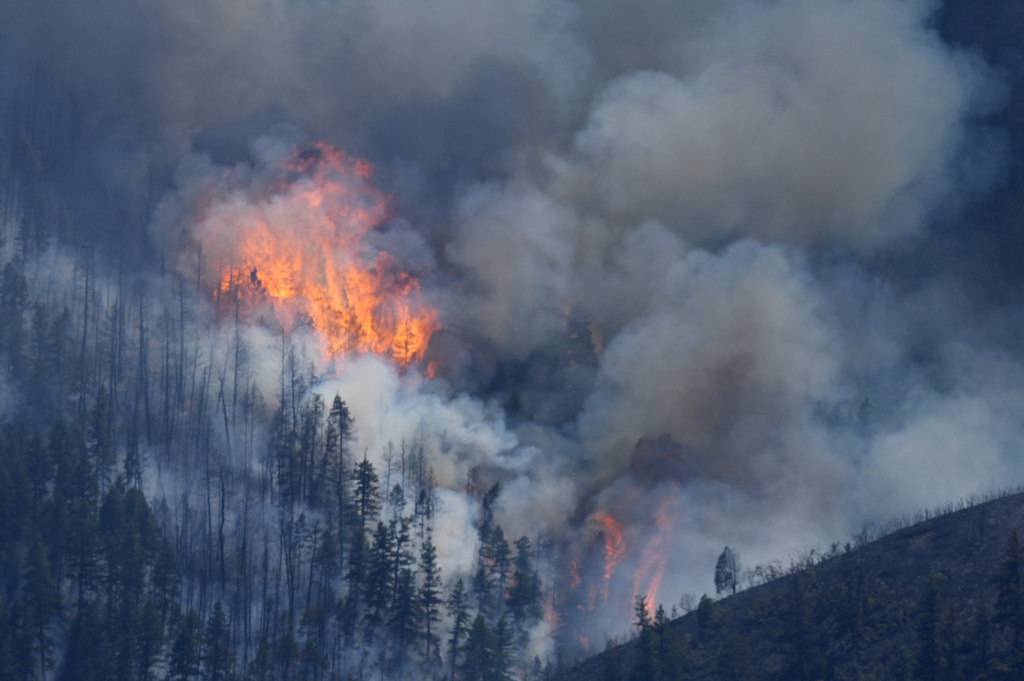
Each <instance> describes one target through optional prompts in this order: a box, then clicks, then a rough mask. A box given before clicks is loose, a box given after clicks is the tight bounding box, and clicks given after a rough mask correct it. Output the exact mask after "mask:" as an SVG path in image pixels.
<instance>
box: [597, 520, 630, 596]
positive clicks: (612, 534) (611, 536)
mask: <svg viewBox="0 0 1024 681" xmlns="http://www.w3.org/2000/svg"><path fill="white" fill-rule="evenodd" d="M594 520H596V521H597V522H599V523H600V524H601V528H602V529H601V532H602V534H603V535H604V586H603V587H602V588H601V595H603V596H604V598H605V600H607V599H608V587H609V584H610V582H611V579H612V575H614V574H615V568H616V566H618V564H619V561H620V560H622V553H623V552H624V551H625V550H626V543H625V541H624V539H623V536H622V526H621V525H620V524H619V522H618V521H617V520H615V518H613V517H611V516H610V515H608V514H607V513H605V512H604V511H598V512H597V513H595V514H594Z"/></svg>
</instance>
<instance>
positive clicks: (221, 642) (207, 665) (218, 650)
mask: <svg viewBox="0 0 1024 681" xmlns="http://www.w3.org/2000/svg"><path fill="white" fill-rule="evenodd" d="M234 660H235V652H234V650H232V648H231V632H230V629H229V627H228V618H227V615H225V614H224V608H223V607H222V606H221V604H220V600H217V602H216V603H214V605H213V612H212V613H211V614H210V618H209V620H208V621H207V623H206V636H205V640H204V644H203V655H202V662H203V679H204V681H230V680H231V678H232V670H233V668H234Z"/></svg>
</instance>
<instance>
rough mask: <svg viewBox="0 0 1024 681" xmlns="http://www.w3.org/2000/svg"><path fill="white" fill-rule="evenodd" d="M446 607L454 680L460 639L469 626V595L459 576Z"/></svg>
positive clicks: (457, 666) (449, 658) (449, 657)
mask: <svg viewBox="0 0 1024 681" xmlns="http://www.w3.org/2000/svg"><path fill="white" fill-rule="evenodd" d="M447 609H448V617H450V618H451V620H452V633H451V636H449V637H448V661H449V664H450V665H451V673H452V679H453V681H454V679H455V676H456V670H457V669H458V668H459V665H458V657H459V654H460V653H461V652H462V639H463V637H464V636H465V635H466V632H467V628H468V626H469V595H468V594H467V593H466V584H465V582H463V581H462V578H461V577H460V578H459V579H458V580H457V581H456V582H455V586H454V587H453V588H452V593H451V595H450V596H449V597H448V603H447Z"/></svg>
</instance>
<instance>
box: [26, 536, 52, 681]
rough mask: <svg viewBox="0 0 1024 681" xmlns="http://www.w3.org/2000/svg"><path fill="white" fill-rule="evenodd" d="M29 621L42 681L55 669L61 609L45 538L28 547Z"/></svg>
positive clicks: (33, 542) (37, 537)
mask: <svg viewBox="0 0 1024 681" xmlns="http://www.w3.org/2000/svg"><path fill="white" fill-rule="evenodd" d="M25 605H26V610H27V613H26V615H27V617H26V622H27V624H28V625H29V628H30V631H31V632H32V648H33V650H35V651H36V655H37V656H38V657H37V659H38V660H39V668H40V670H41V672H42V677H43V681H46V672H47V670H49V669H53V664H54V657H53V652H54V651H53V638H52V637H51V636H50V628H51V626H52V624H53V618H54V617H55V616H56V614H57V610H58V608H59V606H60V597H59V594H58V593H57V585H56V583H55V582H54V581H53V577H52V575H51V574H50V561H49V560H48V559H47V557H46V549H45V548H44V547H43V540H42V537H40V536H38V535H36V536H35V537H34V538H33V539H32V541H31V543H30V544H29V553H28V570H27V571H26V573H25Z"/></svg>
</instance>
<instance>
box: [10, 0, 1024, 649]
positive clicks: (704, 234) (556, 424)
mask: <svg viewBox="0 0 1024 681" xmlns="http://www.w3.org/2000/svg"><path fill="white" fill-rule="evenodd" d="M0 8H2V12H3V16H4V17H5V22H4V23H5V28H3V29H0V35H2V38H3V46H2V50H3V58H4V60H5V62H6V64H5V66H4V70H3V75H4V79H5V80H4V83H5V90H4V92H5V93H6V100H7V101H6V102H5V106H11V107H15V106H18V105H19V102H21V101H24V100H23V99H22V97H23V94H24V91H25V88H26V87H28V85H27V84H29V83H36V82H42V81H40V80H39V79H40V78H43V77H44V76H45V79H49V80H46V82H50V81H52V82H55V83H59V84H60V86H61V87H63V88H67V89H68V90H69V91H70V92H71V93H72V95H71V96H70V97H71V99H72V100H73V102H74V105H75V107H76V108H75V109H74V111H75V112H76V113H75V114H74V126H76V127H75V128H74V129H75V130H76V131H77V132H76V134H77V137H76V138H75V142H74V145H75V147H76V151H75V152H74V154H75V155H74V158H75V159H77V160H76V163H77V166H76V168H77V170H74V172H71V171H70V170H69V171H68V172H67V176H68V178H69V179H67V180H66V182H65V185H64V186H66V187H68V191H69V192H71V193H74V192H75V191H78V192H83V191H84V190H83V189H82V187H89V188H95V187H101V188H102V192H104V193H103V196H104V197H107V198H104V199H100V198H96V196H97V193H96V192H93V191H91V190H90V192H89V196H90V198H88V199H86V198H83V199H81V200H78V199H75V200H74V201H73V202H72V203H74V204H75V205H79V206H94V205H95V204H96V202H99V201H101V200H103V201H114V202H117V203H118V205H119V206H122V208H119V209H118V210H119V211H120V212H118V213H117V215H120V216H122V218H123V219H122V220H121V222H119V223H118V224H126V225H128V227H120V228H119V229H120V230H121V232H119V234H121V235H122V236H123V233H124V231H125V230H128V231H129V233H130V236H131V238H132V239H135V240H138V241H139V242H143V243H144V245H143V246H140V247H139V248H140V249H141V250H140V252H141V253H143V255H144V258H143V260H142V262H145V263H148V265H147V266H148V267H150V269H151V270H152V271H153V272H154V273H155V272H157V271H158V268H160V267H161V266H162V267H163V268H164V271H165V272H167V271H178V272H180V273H181V274H182V275H183V276H185V277H188V276H190V268H191V267H192V264H190V263H193V262H194V261H193V260H189V258H190V257H193V256H194V255H195V252H194V250H191V249H193V248H194V246H195V238H196V234H195V233H194V229H195V222H196V219H197V212H196V211H197V203H199V201H200V199H201V200H202V201H206V202H214V203H216V202H217V201H226V200H228V198H227V197H228V196H229V195H230V194H231V192H236V191H242V192H243V193H244V192H245V191H246V190H248V189H251V188H252V187H256V186H258V185H259V183H261V182H265V181H267V177H272V176H273V173H274V172H275V170H274V169H275V166H274V163H275V159H278V158H280V157H281V156H282V155H284V154H287V153H290V151H289V150H290V149H292V148H293V145H294V144H302V143H307V142H311V141H315V140H323V141H325V142H327V143H329V144H334V145H338V146H339V147H341V148H343V149H346V150H347V151H348V152H350V153H352V154H355V155H360V156H363V157H366V158H367V159H368V160H369V161H370V162H371V163H373V164H374V165H375V166H376V167H377V168H378V176H377V178H376V179H375V181H376V182H378V183H379V184H380V186H381V188H382V189H383V190H384V191H386V192H388V193H389V194H391V195H393V196H394V206H393V207H394V213H395V215H394V217H395V219H394V220H392V221H391V222H390V223H389V224H388V225H387V226H386V227H382V229H381V230H379V232H378V233H377V234H375V236H374V238H375V239H377V244H378V245H377V247H378V248H380V249H382V250H386V251H388V252H390V253H393V254H396V255H398V256H399V257H400V258H401V259H402V260H404V261H406V262H410V263H413V266H414V267H415V268H416V269H420V270H423V271H429V274H427V275H426V276H425V277H424V279H423V282H424V293H425V296H426V297H427V298H428V299H429V300H431V301H432V303H433V304H434V305H436V306H437V307H438V308H439V310H440V313H441V323H442V330H441V331H439V332H438V333H437V334H436V336H435V338H434V341H433V344H432V347H431V359H433V360H435V361H436V363H437V364H436V366H438V367H439V374H438V377H437V378H436V379H434V380H427V379H422V378H416V377H413V376H399V375H398V373H396V371H395V370H394V369H393V367H390V366H388V364H387V363H386V362H384V361H382V360H378V359H374V358H364V359H360V360H355V361H352V362H350V363H349V364H347V365H346V366H345V367H344V368H342V369H340V370H339V371H338V373H337V376H336V377H335V378H333V379H331V380H328V381H325V382H323V383H322V384H321V385H320V386H319V387H318V388H317V390H318V391H320V392H322V393H323V394H324V395H325V396H326V397H327V398H328V399H330V398H331V397H333V395H334V393H335V392H341V393H342V394H343V395H344V396H345V399H346V400H347V401H348V402H349V404H350V405H352V407H353V413H354V416H355V417H356V421H357V422H358V423H359V424H360V426H359V433H358V437H359V441H358V442H359V448H360V450H363V449H365V450H366V451H367V452H368V453H369V455H370V456H371V457H375V458H377V459H378V460H379V458H380V456H381V452H382V451H383V448H384V447H385V446H386V443H387V442H388V441H391V442H399V441H401V440H402V439H403V438H406V439H407V440H410V441H411V440H413V439H417V438H419V439H420V440H421V441H429V442H430V443H432V444H431V445H430V456H431V457H432V461H433V465H434V467H435V469H436V471H437V475H438V480H439V482H440V483H441V485H442V487H443V488H444V491H443V492H442V493H441V494H442V499H443V503H444V510H443V511H442V515H441V521H440V522H441V525H442V527H443V529H441V530H439V533H438V534H439V539H438V545H439V547H440V548H441V550H442V560H443V561H444V562H443V565H444V567H445V569H446V570H464V571H468V570H469V569H471V567H472V560H473V556H472V549H473V546H472V544H471V543H469V542H467V541H466V539H465V538H466V537H467V536H472V522H473V519H474V518H475V517H476V514H477V513H478V512H479V509H478V504H477V502H476V501H475V500H473V499H470V498H467V497H466V496H465V495H464V494H463V493H461V492H460V491H459V490H460V489H462V487H463V485H464V483H465V479H466V475H467V471H470V470H474V471H478V472H479V473H480V475H481V476H482V477H483V478H485V479H486V480H487V481H488V482H496V481H501V482H502V483H503V487H502V493H501V495H500V496H499V498H498V501H497V505H496V509H497V520H498V521H499V522H500V523H501V524H502V525H503V526H504V527H505V528H506V534H508V535H509V536H514V537H517V536H520V535H521V534H526V535H529V536H534V537H536V536H537V535H538V533H542V534H544V535H545V536H547V537H550V538H552V539H553V540H554V541H555V542H556V543H557V544H558V546H559V547H560V549H559V550H560V551H561V552H562V556H563V558H565V559H566V560H567V559H568V558H569V557H571V556H572V555H584V554H585V552H586V551H588V550H592V546H593V544H595V543H600V541H601V538H600V537H599V536H598V535H599V532H600V528H599V527H598V524H597V523H596V521H595V513H596V512H597V511H599V510H601V511H605V512H611V513H613V514H615V515H616V517H617V518H618V519H619V520H620V521H621V522H623V523H624V525H625V535H626V546H627V547H628V548H627V550H626V552H625V554H624V555H623V557H622V559H621V563H620V564H619V565H618V566H617V568H616V573H615V574H616V577H615V580H616V586H614V587H613V590H612V592H611V599H612V600H613V601H614V602H610V605H609V606H608V607H609V612H610V613H611V614H609V616H608V618H607V622H606V621H604V620H601V621H600V622H596V624H595V625H594V626H596V627H597V628H599V629H602V630H603V631H604V633H616V632H619V631H621V630H622V629H624V628H625V627H626V626H627V622H628V619H627V618H628V616H629V605H630V601H631V599H632V595H633V592H634V590H636V589H647V588H650V586H651V584H652V579H653V577H652V576H651V575H648V574H647V572H645V571H648V572H649V571H650V570H655V569H656V568H652V567H651V565H655V566H657V565H661V570H663V571H664V573H663V577H662V579H661V584H660V590H659V591H658V594H657V600H658V601H659V602H663V603H666V604H671V603H674V602H676V601H677V600H678V599H679V597H680V596H681V595H682V594H683V593H684V592H686V591H689V592H696V593H701V592H704V591H710V585H711V578H712V573H713V570H712V568H713V565H714V559H715V556H716V555H717V553H718V552H719V551H721V549H722V547H723V546H725V545H727V544H728V545H730V546H732V547H734V548H737V549H738V550H739V552H740V553H741V555H743V556H744V557H745V558H746V560H747V562H748V563H753V562H759V561H767V560H774V559H783V560H784V559H785V558H786V557H787V555H788V554H787V552H788V551H790V550H792V549H794V548H796V547H800V546H806V545H808V544H811V543H814V542H829V541H832V540H844V539H845V538H847V537H848V536H849V535H850V534H851V533H852V532H854V531H856V530H858V529H860V528H861V527H862V526H863V524H864V523H871V522H878V521H882V520H885V519H886V518H888V517H890V516H892V515H894V514H899V513H904V512H907V511H910V510H913V509H917V508H919V507H921V506H927V505H930V504H935V503H940V502H946V501H949V500H950V499H953V498H956V497H960V496H965V495H970V494H974V493H978V492H983V491H985V490H989V489H991V488H993V487H995V486H1000V485H1005V484H1007V483H1008V482H1013V481H1017V480H1019V479H1020V478H1021V474H1022V473H1024V465H1022V463H1021V458H1020V457H1019V456H1018V454H1017V447H1018V443H1020V442H1021V437H1022V435H1024V433H1022V432H1021V431H1022V428H1024V427H1022V425H1021V424H1024V418H1022V417H1024V390H1022V389H1021V387H1020V386H1022V385H1024V381H1022V380H1021V379H1022V378H1024V364H1022V362H1021V360H1020V353H1019V351H1020V349H1021V348H1020V347H1019V345H1020V344H1019V341H1017V340H1016V339H1017V338H1019V337H1020V336H1019V330H1020V324H1019V322H1020V319H1019V315H1017V314H1011V312H1010V311H1009V309H1008V308H1007V307H1004V306H1002V305H1001V304H994V303H993V301H992V300H990V299H989V298H986V297H979V296H978V294H977V291H975V290H972V288H971V287H970V285H969V283H965V281H964V280H963V279H962V278H961V275H962V274H963V273H964V272H968V271H974V270H973V269H972V270H968V269H964V268H960V267H959V266H958V265H956V263H959V262H961V261H962V259H963V254H962V252H963V247H964V246H965V245H966V246H968V247H969V246H970V245H971V243H972V239H971V236H970V235H971V233H972V232H971V230H972V229H974V227H975V223H976V221H978V220H983V219H984V215H983V214H982V217H981V218H978V217H977V214H976V213H965V212H964V211H965V210H967V208H969V207H971V206H975V205H979V204H981V203H983V202H984V201H985V200H986V199H987V197H988V196H989V194H988V193H987V192H988V191H989V188H990V187H991V186H993V185H994V183H995V182H996V181H997V180H999V179H1000V178H1004V177H1005V172H1006V170H1005V165H1000V164H1001V163H1002V164H1005V163H1006V156H1005V154H1006V147H1005V140H1006V139H1007V137H1006V135H1005V134H1003V133H1000V132H999V130H997V129H994V126H989V127H986V125H985V124H984V121H983V117H984V116H987V115H989V114H991V113H992V112H993V111H998V110H999V109H998V107H999V106H1001V103H1005V101H1006V88H1005V85H1004V82H1003V81H1002V80H1001V79H1000V77H999V75H998V73H997V72H996V71H995V70H993V69H992V68H991V67H990V65H988V64H986V62H985V60H984V59H983V56H982V55H981V54H979V53H978V52H976V51H973V50H969V49H961V48H954V47H951V46H950V44H949V43H948V42H945V41H943V39H942V38H941V37H940V35H939V33H938V32H937V30H936V29H935V28H934V26H933V22H934V21H935V16H936V15H935V13H936V11H937V10H938V9H939V8H938V6H937V3H935V2H928V1H925V0H731V1H730V2H707V1H704V0H688V1H686V2H669V1H662V0H649V1H646V2H642V3H640V4H639V5H637V3H627V2H622V1H620V0H600V1H598V2H583V1H579V2H572V1H570V0H526V1H524V0H500V1H499V2H487V3H480V2H475V1H470V0H441V1H439V2H431V3H425V2H422V1H421V0H383V1H381V0H374V1H372V2H371V1H369V0H366V1H364V0H343V1H337V2H334V1H328V0H260V1H259V2H249V3H237V2H228V1H227V0H217V1H214V2H209V1H205V0H204V1H200V0H183V1H179V2H171V3H166V2H161V3H156V2H141V1H138V0H96V1H94V2H90V3H80V2H70V1H67V0H52V1H50V2H38V1H31V2H29V1H27V0H2V1H0ZM41 74H42V75H41ZM18 115H19V116H22V118H16V120H22V119H23V118H24V117H25V116H28V115H29V114H28V113H20V114H18ZM5 134H6V135H8V136H9V137H11V136H13V137H14V138H17V136H18V134H19V132H18V131H17V130H14V129H13V127H12V129H11V130H9V131H8V132H7V133H5ZM5 144H12V143H11V142H10V141H8V142H5ZM44 151H45V149H44ZM48 153H49V152H48ZM52 153H53V154H57V156H56V157H55V158H64V156H61V155H60V153H58V152H57V151H54V152H52ZM83 177H88V178H90V179H89V180H88V183H86V182H85V181H83V180H82V178H83ZM110 197H113V198H110ZM97 210H98V209H97ZM104 215H107V214H104ZM965 215H970V216H971V218H970V219H968V218H967V217H964V216H965ZM12 220H14V218H11V217H9V218H8V219H7V222H6V224H5V230H7V231H8V232H10V233H13V230H14V229H15V228H16V226H15V224H14V222H12ZM95 222H96V224H94V225H93V226H91V227H90V228H89V229H88V230H86V233H87V234H88V235H91V236H90V238H95V239H96V241H97V243H99V244H100V245H101V248H102V249H103V250H104V251H105V252H107V253H109V254H110V258H111V259H112V260H116V259H117V257H118V256H117V252H118V251H117V248H115V247H114V246H113V244H115V243H124V241H123V239H122V238H121V237H119V236H117V235H115V236H113V237H111V236H110V235H109V234H108V235H106V236H104V234H105V232H104V230H105V229H106V228H105V227H103V226H102V225H101V224H99V223H100V222H102V221H101V220H96V221H95ZM937 224H938V225H940V226H939V227H937ZM939 230H941V234H942V235H943V237H944V239H945V240H944V241H938V240H937V239H936V237H935V234H936V233H938V231H939ZM4 243H5V244H8V245H9V244H10V243H11V240H10V239H7V240H5V242H4ZM986 248H989V249H991V248H992V246H991V244H988V245H986ZM985 252H989V251H985ZM4 257H5V259H9V258H10V257H11V255H10V253H7V254H5V256H4ZM135 262H138V261H137V260H136V261H135ZM947 263H953V264H952V265H951V266H949V267H946V264H947ZM983 265H984V263H982V269H983ZM248 333H250V334H252V340H251V344H250V347H251V351H252V352H254V353H256V354H259V353H260V352H263V353H264V354H265V355H266V357H264V358H262V359H261V360H260V361H259V362H257V363H258V364H260V365H261V366H263V367H265V368H266V374H267V375H266V377H265V378H264V379H263V386H264V387H265V393H266V395H267V397H268V399H270V398H271V396H272V395H273V393H274V383H273V382H274V380H276V373H275V372H277V371H278V370H279V368H277V367H278V366H279V364H275V362H278V363H279V354H275V353H279V351H278V350H277V349H275V347H274V343H273V341H272V339H270V338H269V337H266V334H265V332H264V331H263V330H261V329H259V328H257V327H254V328H252V329H250V330H249V331H248ZM227 335H228V334H227V333H226V332H225V334H224V338H223V339H218V338H216V337H215V338H214V340H213V341H211V343H212V345H211V351H210V352H211V355H216V353H217V352H219V351H223V350H222V348H221V346H219V345H218V343H220V342H223V343H228V342H229V339H228V338H227ZM224 347H226V346H224ZM218 348H221V349H218ZM261 348H262V350H261ZM11 401H12V400H10V399H8V398H7V397H5V391H3V390H0V407H3V405H4V404H5V403H8V402H11ZM441 433H444V439H443V441H442V440H440V439H437V438H438V436H439V434H441ZM638 443H640V445H639V446H638ZM659 518H660V521H659ZM659 522H660V523H661V524H660V525H659V524H658V523H659ZM588 547H590V548H588ZM659 561H660V562H659ZM562 568H564V565H556V566H554V567H552V572H556V571H558V570H561V569H562ZM584 569H585V570H592V571H593V574H592V575H591V578H592V579H595V580H599V575H600V574H601V573H602V571H603V570H604V565H603V564H602V565H594V566H586V567H585V568H584ZM638 573H642V574H640V575H639V576H636V577H635V575H638ZM547 579H548V580H549V583H553V582H555V581H556V580H558V579H562V576H561V575H558V574H552V575H548V577H547ZM597 619H600V618H595V621H596V620H597Z"/></svg>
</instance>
